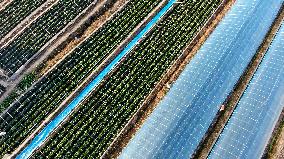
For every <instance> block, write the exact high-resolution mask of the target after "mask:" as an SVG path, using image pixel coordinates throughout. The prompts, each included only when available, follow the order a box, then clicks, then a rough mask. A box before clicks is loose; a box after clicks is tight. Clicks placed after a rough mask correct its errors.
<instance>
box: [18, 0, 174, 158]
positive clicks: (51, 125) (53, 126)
mask: <svg viewBox="0 0 284 159" xmlns="http://www.w3.org/2000/svg"><path fill="white" fill-rule="evenodd" d="M175 2H176V0H170V1H169V2H168V3H167V4H166V5H165V6H164V7H163V8H162V9H161V10H160V11H159V12H158V13H157V15H156V16H154V17H153V19H151V21H150V22H149V23H148V24H147V25H146V26H145V27H144V28H143V29H142V30H141V32H139V33H138V34H137V36H136V37H134V38H133V40H132V41H131V42H130V43H129V44H128V45H127V46H126V47H125V48H124V49H123V50H122V51H121V53H120V54H119V55H118V56H117V57H115V59H114V60H113V61H112V62H111V63H110V64H109V65H107V66H106V68H104V69H103V70H102V71H101V72H100V73H99V74H98V76H97V77H96V78H95V79H94V80H93V81H91V82H90V84H88V85H87V86H86V87H85V88H84V89H83V91H81V92H80V94H79V95H78V96H77V97H75V98H74V100H73V101H72V102H71V103H70V104H69V105H68V106H67V107H66V108H65V109H64V110H63V111H62V112H61V113H60V114H59V115H58V116H56V117H55V118H54V119H53V120H52V121H51V122H50V123H49V124H48V125H47V126H46V127H45V128H44V129H43V130H42V131H41V132H40V133H39V134H38V135H37V136H36V137H35V138H34V139H33V140H32V141H31V143H30V144H29V145H28V146H27V147H26V148H25V149H24V150H23V151H22V152H21V153H20V154H19V155H18V156H17V157H16V158H17V159H22V158H28V157H29V156H30V155H31V154H32V153H33V152H34V151H35V150H36V149H37V148H38V147H40V146H41V145H42V144H43V143H44V141H45V140H46V139H47V137H48V136H49V134H50V133H52V132H53V131H54V130H55V129H56V128H57V127H58V126H59V125H60V123H61V122H62V121H63V120H64V119H65V118H66V117H68V115H69V114H70V113H71V112H72V110H73V109H75V108H76V106H77V105H79V103H81V102H82V101H83V100H84V98H85V97H87V96H88V94H89V93H90V92H92V90H93V89H95V88H96V86H98V85H99V83H100V82H101V81H102V80H103V79H104V77H105V76H106V75H107V74H108V73H109V72H110V71H111V70H112V69H113V68H115V66H116V65H117V64H118V63H119V61H120V60H121V59H122V58H123V57H124V56H125V55H126V54H127V53H128V52H130V51H131V50H132V49H133V48H134V47H135V45H136V44H137V43H138V42H139V40H141V39H142V38H143V37H144V36H145V35H146V34H147V33H148V32H149V31H150V30H151V28H152V27H153V26H154V25H155V24H156V23H157V22H158V21H159V20H160V19H161V18H162V17H163V15H164V14H165V13H166V12H167V11H168V10H169V9H170V8H171V7H172V6H173V4H174V3H175Z"/></svg>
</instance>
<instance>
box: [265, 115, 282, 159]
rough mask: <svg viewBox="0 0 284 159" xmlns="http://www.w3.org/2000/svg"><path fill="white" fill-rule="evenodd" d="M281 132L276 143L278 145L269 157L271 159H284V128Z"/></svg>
mask: <svg viewBox="0 0 284 159" xmlns="http://www.w3.org/2000/svg"><path fill="white" fill-rule="evenodd" d="M283 120H284V119H283ZM282 122H283V121H282ZM280 132H281V133H280V135H279V137H278V139H277V141H276V144H275V145H274V151H273V153H272V154H271V156H269V158H271V159H284V126H283V127H282V129H281V130H280Z"/></svg>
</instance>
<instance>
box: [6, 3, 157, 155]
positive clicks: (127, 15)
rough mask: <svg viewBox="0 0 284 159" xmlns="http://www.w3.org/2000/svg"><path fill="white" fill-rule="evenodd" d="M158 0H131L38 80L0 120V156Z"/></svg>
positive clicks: (140, 19)
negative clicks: (0, 135) (4, 133)
mask: <svg viewBox="0 0 284 159" xmlns="http://www.w3.org/2000/svg"><path fill="white" fill-rule="evenodd" d="M159 2H161V1H160V0H156V1H153V0H147V1H143V2H141V1H139V0H134V1H131V2H129V3H128V4H127V6H126V7H125V8H124V9H123V10H121V11H120V12H119V13H117V14H116V16H115V17H113V18H112V20H110V21H109V22H108V23H107V24H105V25H104V26H103V27H102V28H101V29H99V30H98V31H97V32H95V33H94V34H93V35H92V36H91V37H90V38H89V39H87V40H86V41H85V42H84V43H82V44H81V45H80V46H79V47H77V48H76V49H75V50H74V51H73V52H72V53H71V54H70V55H69V56H68V57H66V58H65V59H64V61H62V62H61V63H60V64H59V65H58V66H57V67H56V68H55V69H54V70H52V71H51V72H50V73H48V75H46V76H45V77H44V78H42V79H41V80H40V81H39V82H38V83H37V84H36V85H35V86H34V87H33V89H31V90H30V91H29V92H27V93H25V94H24V95H23V96H22V97H21V98H20V99H19V102H17V103H15V104H14V105H13V106H12V107H11V109H9V111H8V112H7V113H5V114H4V115H3V117H2V118H0V120H1V123H0V130H2V131H5V132H6V133H7V135H5V137H2V138H0V145H1V146H0V156H3V155H4V154H6V153H10V152H11V151H13V150H14V149H15V148H16V147H17V146H18V145H19V144H20V143H21V142H22V141H23V140H24V139H25V138H26V137H27V136H28V135H29V134H30V133H31V132H32V131H33V130H35V129H36V127H37V126H38V125H39V124H40V123H41V122H42V121H43V120H44V119H45V118H46V117H47V116H48V115H49V114H50V113H51V112H53V111H54V110H55V109H56V108H57V107H58V106H59V105H60V103H61V102H63V100H64V99H66V98H67V96H68V95H70V94H71V93H72V92H73V91H74V90H75V89H76V87H78V85H79V84H80V83H81V82H82V81H83V80H84V79H86V77H87V76H88V75H90V73H91V72H92V71H94V70H95V69H96V68H97V66H98V65H99V64H100V63H101V62H102V61H103V60H104V59H105V58H106V57H107V56H108V55H109V54H110V53H111V52H112V51H114V49H115V48H116V47H117V46H118V45H119V44H120V43H121V42H122V41H123V40H124V39H125V38H126V37H127V36H128V35H129V34H130V33H131V32H132V30H133V29H134V28H135V27H136V26H137V25H138V24H139V23H140V22H141V21H142V20H143V19H144V18H145V17H146V16H147V15H148V14H149V13H150V12H151V11H152V9H153V8H154V7H156V6H157V5H158V4H159Z"/></svg>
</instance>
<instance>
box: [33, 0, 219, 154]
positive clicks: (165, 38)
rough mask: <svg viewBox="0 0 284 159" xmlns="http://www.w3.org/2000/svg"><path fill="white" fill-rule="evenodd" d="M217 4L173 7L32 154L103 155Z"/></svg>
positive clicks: (197, 3)
mask: <svg viewBox="0 0 284 159" xmlns="http://www.w3.org/2000/svg"><path fill="white" fill-rule="evenodd" d="M218 4H220V1H219V0H211V1H210V0H208V1H202V2H201V1H200V2H197V1H187V2H184V3H181V4H179V5H176V6H175V8H174V9H173V10H172V11H171V12H170V14H168V16H167V17H165V18H164V20H163V21H161V22H160V23H159V24H158V25H157V26H156V27H155V28H154V29H153V31H152V32H151V34H149V35H148V36H147V37H145V39H144V40H143V41H142V42H141V44H139V45H138V46H137V47H136V48H135V49H134V50H133V51H132V52H131V53H130V56H129V57H128V58H127V59H126V60H125V61H123V62H122V63H121V65H120V66H119V68H118V69H117V70H116V71H114V72H113V73H112V74H111V75H110V77H109V78H108V79H107V80H106V81H105V82H104V83H103V84H102V85H101V86H100V87H99V88H98V89H97V90H95V91H94V92H93V93H92V94H91V95H90V96H89V97H88V98H87V99H86V100H85V102H84V103H83V104H81V105H79V110H78V111H77V112H75V113H73V114H72V115H71V117H70V119H69V121H68V122H66V124H64V125H63V126H62V128H60V129H59V130H58V132H57V133H55V135H54V136H53V137H51V139H50V140H49V141H48V142H47V143H46V145H45V146H44V147H43V148H41V149H40V150H39V151H38V152H37V153H36V154H35V155H34V156H33V158H47V157H48V158H69V157H71V156H72V157H75V158H83V157H90V158H98V156H101V155H102V154H103V152H104V151H105V150H106V149H107V147H108V146H109V145H110V143H111V142H112V141H113V139H114V138H115V137H116V135H117V134H118V133H119V131H120V130H121V129H122V128H123V127H124V126H125V124H126V123H127V121H128V120H129V119H130V118H131V117H132V115H133V114H134V113H135V112H136V111H137V109H138V108H139V106H140V104H141V103H142V102H143V100H144V99H145V97H146V96H147V95H148V94H149V93H150V91H151V90H152V89H153V88H154V86H155V84H156V83H157V82H158V81H159V80H160V78H161V76H162V75H163V74H164V73H165V72H166V70H167V69H168V68H169V67H170V66H171V64H172V63H173V62H174V61H175V59H176V58H177V57H178V56H179V55H180V54H181V51H182V49H183V48H184V47H185V46H186V45H187V44H188V43H189V42H190V41H191V40H192V38H193V37H194V35H196V34H197V32H198V30H199V29H200V28H201V27H202V26H203V25H204V23H205V21H206V20H207V19H208V18H209V16H210V15H211V14H212V13H213V11H214V10H215V9H216V8H217V6H218ZM196 10H198V11H199V12H196Z"/></svg>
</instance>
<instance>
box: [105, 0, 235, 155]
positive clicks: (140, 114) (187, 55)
mask: <svg viewBox="0 0 284 159" xmlns="http://www.w3.org/2000/svg"><path fill="white" fill-rule="evenodd" d="M234 1H235V0H224V1H223V3H222V5H220V7H219V8H218V10H217V11H216V12H215V14H214V15H213V16H212V17H211V18H210V19H209V20H208V21H207V23H206V24H205V26H204V27H203V28H202V29H201V31H200V32H199V33H198V34H197V36H196V37H195V38H194V40H193V41H192V42H190V44H189V45H188V47H186V48H185V49H184V51H183V54H182V55H181V57H180V58H179V59H178V60H177V61H176V62H175V63H174V65H173V66H172V67H171V68H170V69H169V71H168V72H167V73H166V74H165V75H164V76H163V78H162V80H161V81H160V82H159V83H158V84H157V86H156V87H155V89H154V90H153V91H152V92H151V93H150V95H149V96H148V97H147V98H146V100H145V101H144V103H143V104H142V105H141V107H140V108H139V110H138V111H137V113H136V114H135V115H134V116H133V117H132V118H131V119H130V121H129V122H128V124H127V125H126V126H125V127H124V128H123V130H122V131H121V132H120V133H119V135H118V136H117V137H116V139H115V141H114V142H113V143H112V146H111V147H109V150H108V151H109V152H108V154H106V155H105V158H117V157H118V156H119V154H120V153H121V151H122V149H123V148H124V147H125V146H126V145H127V144H128V142H129V141H130V140H131V138H132V137H133V136H134V135H135V133H136V132H137V131H138V129H139V128H140V127H141V126H142V124H143V123H144V121H145V120H146V119H147V117H148V116H149V115H150V114H151V113H152V111H153V110H154V109H155V108H156V106H157V104H158V103H159V102H160V100H161V99H162V98H163V97H164V96H165V94H166V93H167V91H168V90H169V87H170V85H171V83H173V82H174V81H175V80H176V79H177V78H178V76H179V74H180V73H181V72H182V71H183V69H184V68H185V66H186V65H187V64H188V62H189V61H190V60H191V59H192V58H193V56H194V55H195V54H196V52H197V51H198V50H199V48H200V47H201V46H202V44H203V43H204V42H205V40H206V39H207V38H208V37H209V35H210V34H211V33H212V31H213V30H214V29H215V27H216V26H217V25H218V23H219V22H220V21H221V19H222V18H223V16H224V15H225V14H226V12H227V11H228V9H229V8H230V6H231V4H232V3H234Z"/></svg>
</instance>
